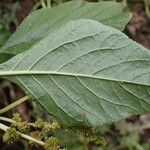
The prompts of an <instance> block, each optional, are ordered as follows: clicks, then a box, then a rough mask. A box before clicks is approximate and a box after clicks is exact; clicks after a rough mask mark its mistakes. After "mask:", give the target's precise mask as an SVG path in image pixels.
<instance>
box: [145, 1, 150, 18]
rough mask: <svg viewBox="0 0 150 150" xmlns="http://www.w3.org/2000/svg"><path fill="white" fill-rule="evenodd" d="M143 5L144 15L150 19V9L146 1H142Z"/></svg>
mask: <svg viewBox="0 0 150 150" xmlns="http://www.w3.org/2000/svg"><path fill="white" fill-rule="evenodd" d="M144 5H145V11H146V14H147V16H148V17H150V8H149V3H148V0H144Z"/></svg>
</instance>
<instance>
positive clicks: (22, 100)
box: [0, 96, 29, 114]
mask: <svg viewBox="0 0 150 150" xmlns="http://www.w3.org/2000/svg"><path fill="white" fill-rule="evenodd" d="M28 99H29V98H28V96H25V97H23V98H21V99H19V100H17V101H15V102H14V103H12V104H10V105H8V106H6V107H5V108H2V109H0V114H3V113H5V112H7V111H9V110H10V109H13V108H14V107H16V106H18V105H19V104H21V103H23V102H24V101H26V100H28Z"/></svg>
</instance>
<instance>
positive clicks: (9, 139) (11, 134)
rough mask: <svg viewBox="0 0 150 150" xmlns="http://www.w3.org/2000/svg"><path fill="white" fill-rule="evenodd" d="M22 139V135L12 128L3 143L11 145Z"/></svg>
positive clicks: (6, 133) (4, 137) (7, 132)
mask: <svg viewBox="0 0 150 150" xmlns="http://www.w3.org/2000/svg"><path fill="white" fill-rule="evenodd" d="M19 137H20V133H19V132H17V130H16V128H12V127H10V128H9V129H8V130H7V131H6V132H5V134H4V136H3V141H4V142H6V143H8V144H11V143H14V142H16V141H17V140H18V139H19Z"/></svg>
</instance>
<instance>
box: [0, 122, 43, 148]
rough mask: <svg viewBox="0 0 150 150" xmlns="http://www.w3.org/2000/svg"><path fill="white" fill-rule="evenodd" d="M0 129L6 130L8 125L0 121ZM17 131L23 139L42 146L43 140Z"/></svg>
mask: <svg viewBox="0 0 150 150" xmlns="http://www.w3.org/2000/svg"><path fill="white" fill-rule="evenodd" d="M0 129H1V130H3V131H5V132H6V131H7V130H8V129H9V127H8V126H6V125H4V124H2V123H0ZM17 132H18V131H17ZM18 133H19V134H20V136H21V137H22V138H24V139H27V140H29V141H32V142H34V143H37V144H39V145H42V146H43V145H44V142H43V141H39V140H37V139H34V138H33V137H31V136H29V135H26V134H23V133H20V132H18Z"/></svg>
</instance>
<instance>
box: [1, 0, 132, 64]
mask: <svg viewBox="0 0 150 150" xmlns="http://www.w3.org/2000/svg"><path fill="white" fill-rule="evenodd" d="M123 9H124V6H123V5H122V4H121V3H116V2H99V3H89V2H83V1H82V0H75V1H72V2H67V3H64V4H62V5H59V6H57V7H54V8H47V9H41V10H37V11H35V12H33V13H31V14H30V15H29V16H28V17H27V18H26V19H25V20H24V21H23V22H22V23H21V25H20V26H19V28H18V29H17V31H16V32H15V33H14V34H13V35H12V36H11V37H10V39H9V40H8V41H7V43H6V44H5V45H4V46H3V47H2V48H1V49H0V55H1V56H2V57H3V55H5V54H11V55H12V56H14V55H17V54H19V53H22V52H24V51H26V50H28V49H29V48H30V47H31V46H32V45H33V44H35V43H36V42H38V41H39V40H41V39H42V38H43V37H44V36H45V35H47V33H50V32H53V31H54V30H56V29H58V28H60V27H61V26H62V25H63V24H65V23H66V22H68V21H69V20H75V19H80V18H86V19H92V20H96V21H99V22H101V23H103V24H105V25H108V26H112V27H114V28H117V29H119V30H123V29H124V27H125V25H126V24H127V22H128V21H129V20H130V18H131V14H130V13H129V12H124V11H123ZM3 58H5V59H1V58H0V63H2V62H4V61H6V60H8V59H9V58H10V57H8V58H6V57H3Z"/></svg>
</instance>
